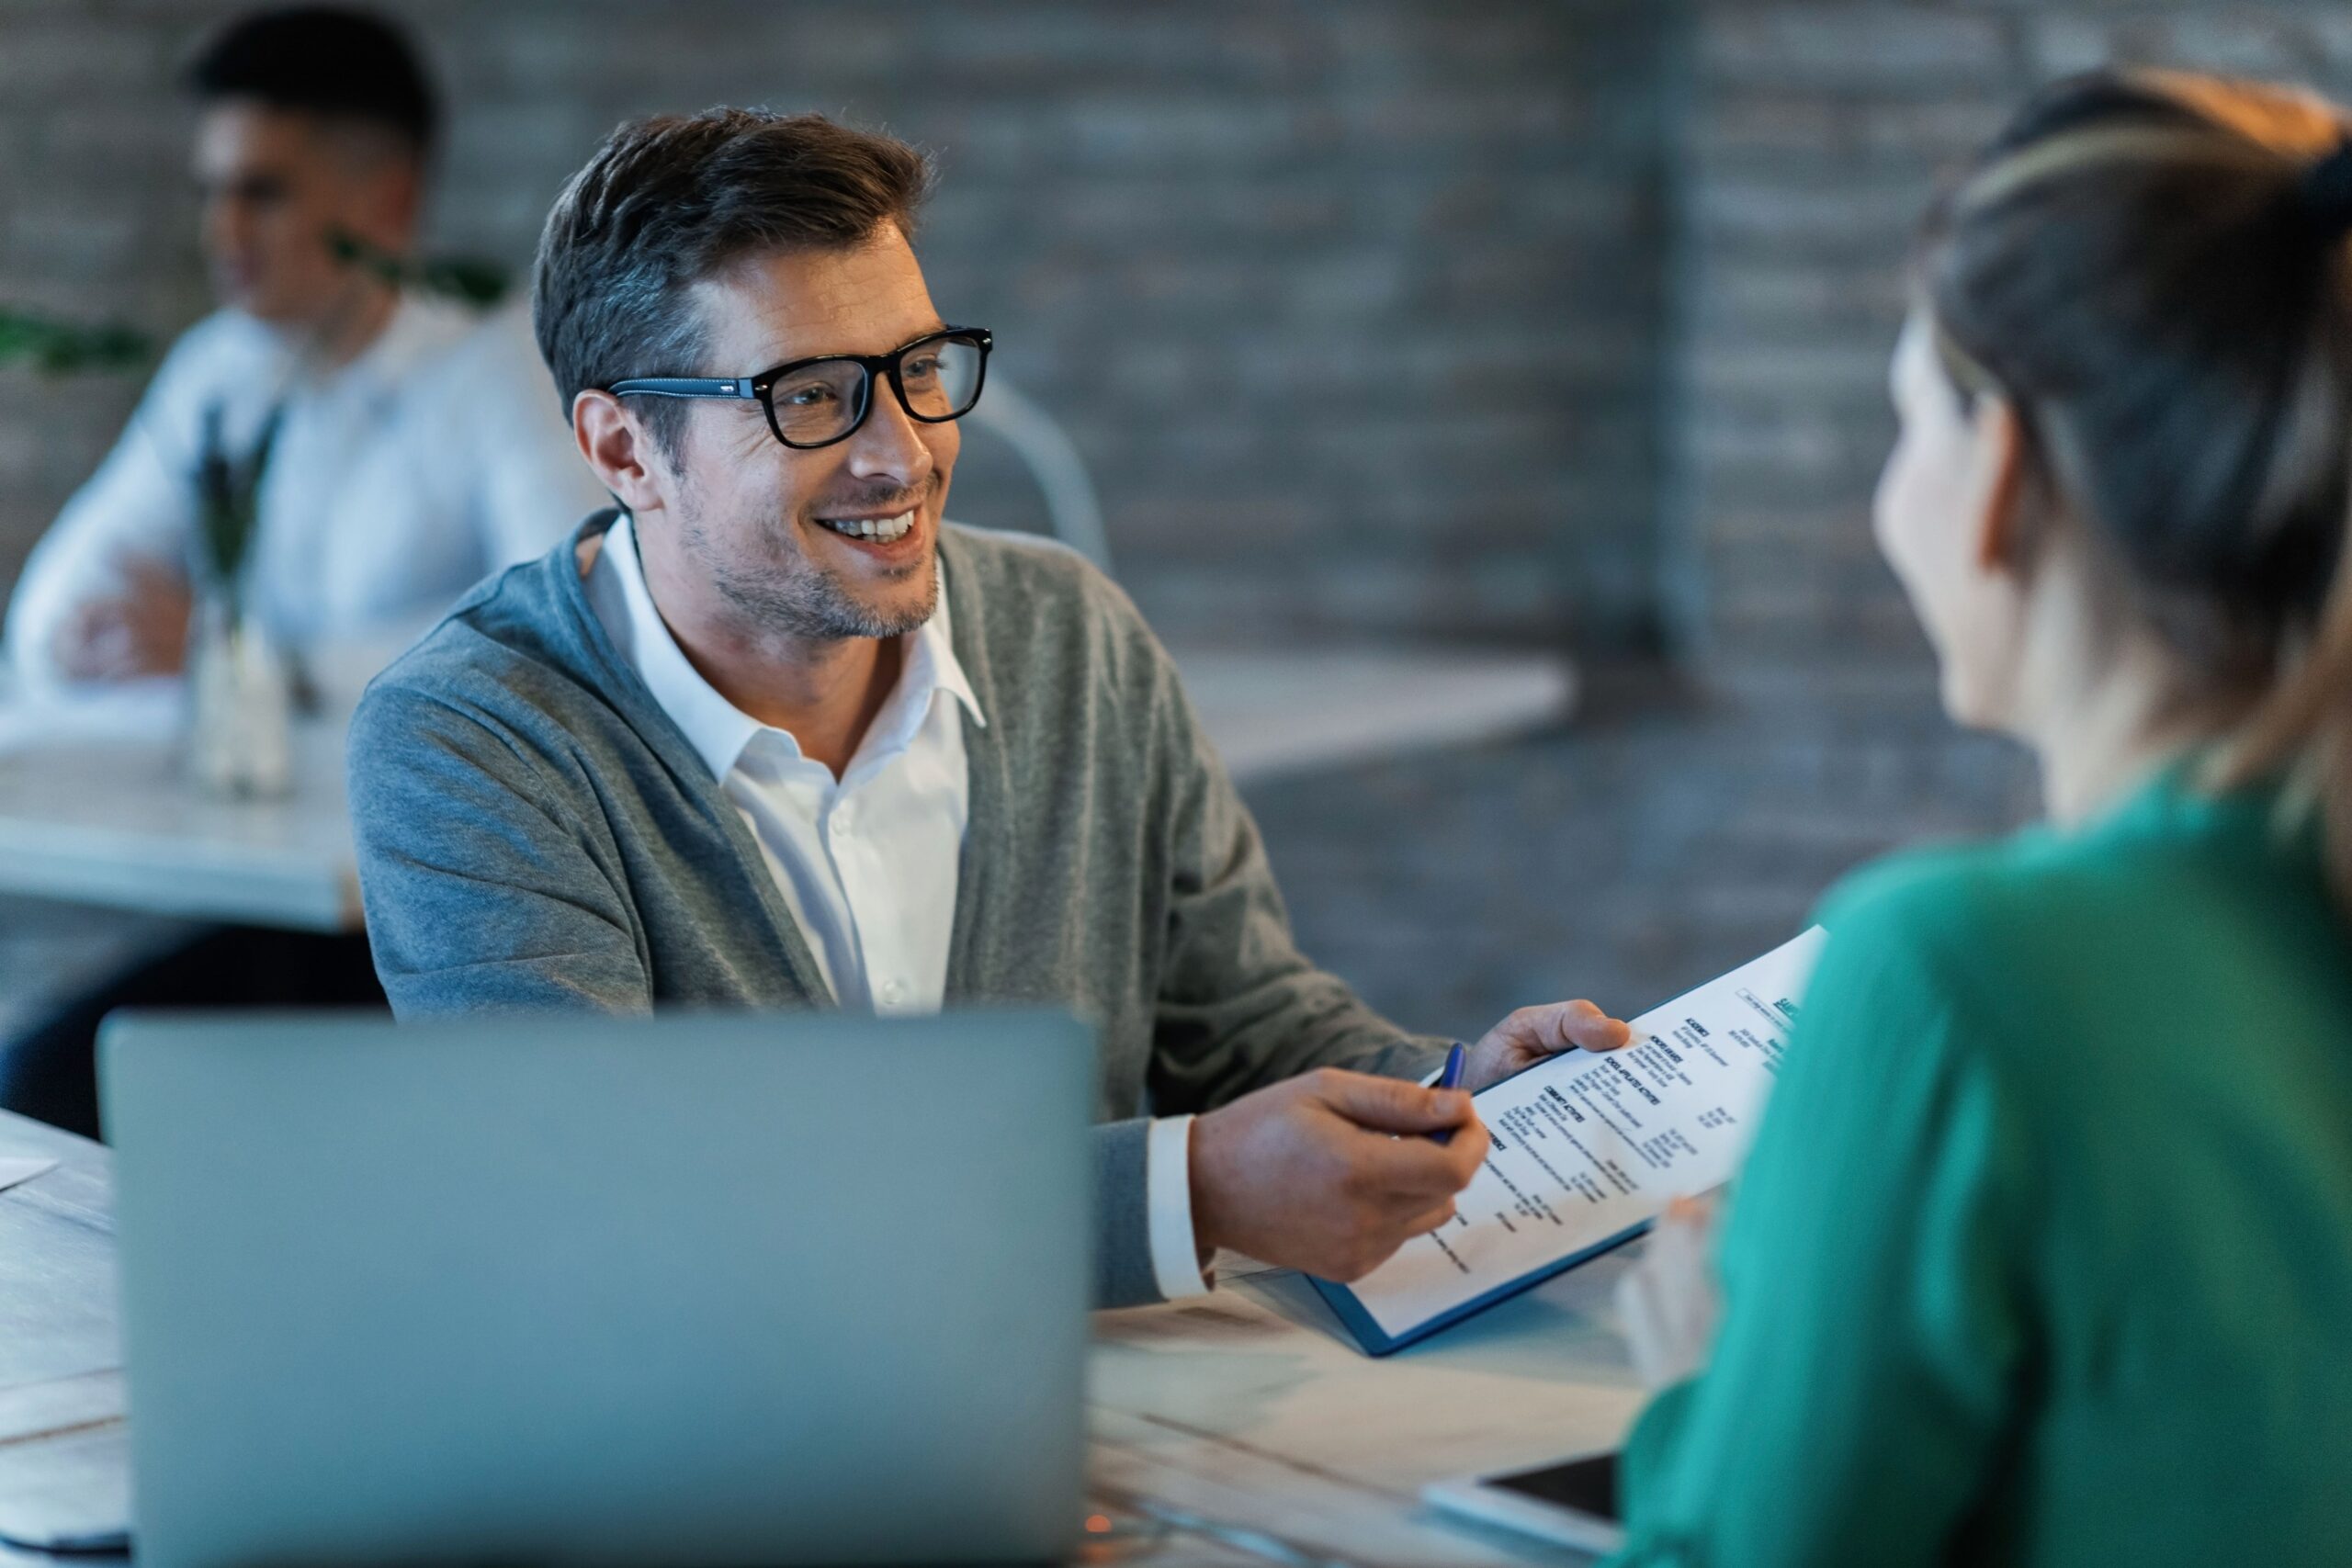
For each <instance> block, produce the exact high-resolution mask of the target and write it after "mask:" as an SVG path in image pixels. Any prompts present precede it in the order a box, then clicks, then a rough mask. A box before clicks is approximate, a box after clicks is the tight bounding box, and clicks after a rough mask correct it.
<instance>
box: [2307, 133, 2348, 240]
mask: <svg viewBox="0 0 2352 1568" xmlns="http://www.w3.org/2000/svg"><path fill="white" fill-rule="evenodd" d="M2301 196H2302V205H2303V213H2304V215H2305V216H2306V217H2307V218H2309V219H2310V220H2311V222H2312V227H2313V228H2314V229H2316V230H2318V231H2319V232H2320V236H2321V238H2323V239H2327V240H2340V239H2342V238H2343V237H2344V236H2345V235H2346V234H2347V233H2352V138H2346V140H2345V141H2341V142H2339V143H2337V144H2336V148H2335V152H2330V153H2328V154H2327V155H2326V156H2325V157H2323V158H2321V159H2320V160H2319V161H2318V162H2317V163H2315V164H2312V165H2311V166H2310V167H2309V168H2306V169H2305V170H2304V171H2303V181H2302V191H2301Z"/></svg>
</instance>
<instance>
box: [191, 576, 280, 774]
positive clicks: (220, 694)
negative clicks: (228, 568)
mask: <svg viewBox="0 0 2352 1568" xmlns="http://www.w3.org/2000/svg"><path fill="white" fill-rule="evenodd" d="M187 682H188V771H189V773H191V774H192V775H193V776H194V778H195V779H196V781H197V783H198V784H200V785H202V786H203V787H204V788H205V789H207V790H209V791H211V792H212V793H213V794H215V795H224V796H228V797H230V798H232V799H243V800H256V799H274V798H277V797H278V796H280V795H285V794H287V793H288V791H289V790H290V789H291V788H292V787H293V783H294V774H293V755H292V753H293V738H292V733H291V732H292V728H293V711H294V692H293V681H292V672H291V671H290V669H289V668H288V663H287V660H286V658H285V656H284V655H283V654H282V653H281V652H280V651H279V650H278V649H277V646H276V644H275V643H274V642H272V640H271V639H270V637H269V635H268V634H267V633H266V631H264V630H263V629H262V626H261V624H260V622H259V621H257V620H255V619H254V617H253V616H252V615H249V614H247V613H245V611H244V609H243V606H242V605H241V604H238V602H237V598H236V596H235V595H233V594H231V593H221V592H205V593H200V594H199V595H198V601H197V604H196V613H195V615H194V616H193V617H192V618H191V620H190V623H189V637H188V660H187Z"/></svg>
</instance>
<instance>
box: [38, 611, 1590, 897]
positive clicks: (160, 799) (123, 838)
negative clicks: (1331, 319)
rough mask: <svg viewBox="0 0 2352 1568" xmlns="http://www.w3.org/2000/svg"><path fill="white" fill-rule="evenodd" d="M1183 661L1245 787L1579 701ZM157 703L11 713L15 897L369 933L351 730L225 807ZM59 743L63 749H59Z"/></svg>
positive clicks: (1448, 662)
mask: <svg viewBox="0 0 2352 1568" xmlns="http://www.w3.org/2000/svg"><path fill="white" fill-rule="evenodd" d="M1177 657H1178V660H1179V663H1180V665H1181V667H1182V670H1183V671H1184V675H1185V683H1186V686H1187V688H1188V689H1189V690H1190V691H1191V692H1192V694H1193V702H1194V704H1195V705H1197V706H1198V708H1199V709H1200V712H1201V716H1202V721H1203V723H1204V725H1205V727H1206V728H1207V729H1208V732H1209V736H1210V738H1211V739H1213V740H1215V741H1216V745H1217V748H1218V750H1219V751H1220V752H1221V753H1222V754H1223V755H1224V757H1225V759H1226V761H1227V766H1228V767H1230V768H1231V769H1232V771H1233V773H1234V775H1235V776H1236V777H1237V778H1238V779H1240V780H1241V781H1242V782H1244V783H1252V782H1256V781H1258V780H1261V779H1264V778H1268V777H1272V776H1275V775H1278V774H1285V773H1299V772H1303V771H1306V770H1309V769H1314V768H1318V767H1329V766H1333V765H1337V764H1340V763H1344V762H1355V761H1364V760H1367V759H1369V758H1374V757H1379V756H1385V755H1393V754H1397V753H1400V752H1406V751H1410V750H1419V749H1425V748H1430V747H1438V746H1450V745H1464V744H1470V743H1474V742H1477V741H1484V740H1488V739H1498V738H1500V737H1503V736H1507V735H1510V734H1513V733H1516V732H1518V731H1521V730H1524V729H1527V728H1533V727H1535V726H1539V725H1542V724H1545V723H1549V722H1554V721H1555V720H1558V719H1562V718H1565V717H1566V716H1567V713H1568V711H1569V708H1570V706H1571V705H1572V704H1573V702H1574V699H1575V692H1576V682H1575V678H1574V673H1573V671H1572V670H1571V669H1570V667H1569V666H1568V665H1567V664H1566V662H1565V661H1564V660H1559V659H1556V658H1554V657H1550V656H1530V657H1512V656H1509V655H1490V654H1476V653H1471V654H1465V653H1457V652H1442V651H1433V650H1422V651H1412V650H1397V649H1387V650H1375V649H1354V650H1348V649H1337V650H1334V649H1323V650H1283V651H1274V650H1254V651H1253V650H1248V649H1187V650H1183V651H1182V652H1180V653H1179V654H1178V656H1177ZM152 698H153V694H148V698H146V699H141V700H134V701H131V702H129V703H126V704H124V705H120V706H119V708H117V709H116V710H114V711H113V712H112V713H110V714H106V715H101V716H97V717H96V718H91V719H85V720H81V721H69V720H64V719H58V720H55V721H51V720H50V719H48V718H47V716H40V715H32V714H25V713H21V712H20V713H17V714H0V893H13V894H23V895H30V896H33V897H46V898H62V899H66V900H70V901H73V902H76V903H85V904H103V905H108V906H112V907H115V908H129V909H136V910H140V911H141V912H144V913H148V914H155V915H172V916H185V917H189V918H194V919H212V920H228V921H234V922H239V923H243V924H249V925H260V926H273V927H277V928H281V929H285V930H291V931H357V930H359V929H360V911H359V897H358V879H357V875H356V870H355V866H354V860H353V854H352V844H351V826H350V822H349V820H348V818H347V817H346V815H345V800H344V787H343V726H342V723H341V722H340V721H336V722H332V723H330V722H314V723H309V724H304V725H300V726H298V727H297V729H296V733H295V747H294V752H295V754H294V789H293V793H292V794H291V795H288V796H287V797H286V798H285V799H282V800H276V801H242V802H241V801H229V800H219V799H214V798H212V797H210V796H208V795H204V794H202V793H201V792H199V791H198V790H197V789H196V788H195V787H194V786H192V785H191V784H188V783H187V780H186V779H185V778H184V777H183V775H182V772H181V761H180V752H179V747H178V745H177V743H176V741H174V740H171V739H138V738H135V737H138V736H140V735H141V734H144V735H146V736H150V737H159V736H165V735H168V734H169V732H170V728H171V725H172V716H171V712H170V709H169V707H168V705H162V704H159V703H157V702H155V701H153V700H152ZM45 727H47V728H45ZM49 728H57V729H63V730H64V731H65V733H63V734H62V735H61V736H58V737H57V738H51V737H50V735H49V733H48V729H49ZM76 728H78V730H79V732H78V733H75V732H74V730H75V729H76ZM109 729H111V730H112V731H113V733H111V734H110V733H108V731H109Z"/></svg>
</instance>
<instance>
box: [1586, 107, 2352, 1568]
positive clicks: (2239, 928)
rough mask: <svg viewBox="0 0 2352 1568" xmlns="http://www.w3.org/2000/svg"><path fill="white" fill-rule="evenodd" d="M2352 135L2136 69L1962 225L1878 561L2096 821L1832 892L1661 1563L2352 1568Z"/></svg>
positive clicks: (2042, 115)
mask: <svg viewBox="0 0 2352 1568" xmlns="http://www.w3.org/2000/svg"><path fill="white" fill-rule="evenodd" d="M2344 139H2345V131H2344V130H2343V128H2342V126H2341V124H2340V122H2339V119H2338V117H2337V116H2336V115H2335V112H2334V111H2333V110H2331V109H2329V108H2327V107H2326V106H2324V105H2321V104H2318V103H2317V102H2316V101H2315V100H2311V99H2307V98H2303V97H2301V96H2292V95H2288V94H2284V93H2278V92H2275V91H2271V90H2268V89H2259V88H2254V87H2248V86H2240V85H2227V84H2222V83H2217V82H2214V81H2211V80H2207V79H2198V78H2183V77H2172V76H2153V75H2118V74H2102V75H2098V76H2095V77H2090V78H2083V79H2078V80H2075V81H2073V82H2070V83H2067V84H2064V85H2061V86H2059V87H2058V88H2056V89H2053V90H2052V92H2050V93H2049V94H2047V95H2045V96H2043V97H2042V98H2041V99H2040V100H2038V101H2037V102H2036V103H2035V104H2033V105H2032V106H2031V107H2030V108H2029V109H2028V110H2027V112H2026V113H2025V114H2024V115H2023V116H2022V117H2021V118H2019V119H2018V121H2017V122H2016V123H2015V124H2013V125H2012V126H2011V128H2010V129H2009V130H2007V132H2006V133H2005V134H2004V135H2003V136H2002V137H2001V138H2000V139H1999V140H1998V141H1996V143H1995V144H1994V146H1993V147H1992V148H1991V149H1990V150H1989V151H1988V152H1986V153H1985V155H1984V156H1983V157H1982V158H1981V159H1980V160H1979V161H1978V163H1977V164H1975V166H1974V167H1973V170H1972V171H1971V172H1970V173H1969V175H1967V177H1966V178H1965V180H1964V182H1963V183H1962V184H1961V185H1960V186H1958V188H1957V189H1956V190H1955V191H1953V192H1952V194H1951V196H1950V197H1948V198H1947V199H1946V200H1945V201H1944V202H1942V203H1941V204H1940V205H1939V208H1938V209H1937V210H1936V213H1935V215H1934V217H1933V219H1932V220H1931V221H1930V224H1929V226H1928V235H1927V239H1926V243H1925V245H1924V248H1923V252H1922V255H1921V258H1920V262H1919V265H1918V275H1917V276H1918V288H1917V299H1918V303H1917V309H1916V310H1915V311H1914V313H1913V316H1912V319H1911V321H1910V323H1909V325H1908V327H1907V328H1906V330H1905V333H1904V337H1903V341H1902V344H1901V347H1900V349H1899V350H1898V352H1897V355H1896V358H1895V364H1894V377H1893V380H1894V398H1895V402H1896V404H1897V407H1898V411H1899V412H1900V414H1901V417H1902V436H1901V441H1900V444H1899V445H1898V446H1897V447H1896V450H1895V452H1894V456H1893V457H1892V458H1891V459H1890V461H1889V463H1888V466H1887V471H1886V477H1885V479H1884V481H1883V484H1882V487H1881V490H1880V493H1879V497H1878V505H1877V526H1878V533H1879V536H1880V540H1881V542H1882V544H1883V547H1884V548H1885V550H1886V553H1887V555H1888V557H1889V558H1890V559H1891V560H1892V561H1893V563H1894V567H1895V569H1896V570H1897V573H1898V574H1899V575H1900V576H1901V578H1902V579H1903V581H1904V583H1905V586H1906V588H1907V589H1908V590H1909V592H1910V593H1911V595H1912V597H1913V600H1914V602H1915V603H1916V604H1917V608H1918V610H1919V612H1920V614H1921V616H1922V618H1923V620H1924V621H1925V623H1926V625H1927V628H1928V633H1929V635H1930V638H1931V640H1932V641H1933V642H1934V644H1935V646H1936V649H1937V650H1938V653H1939V658H1940V660H1941V661H1942V668H1943V692H1944V698H1945V702H1946V705H1947V706H1948V707H1949V708H1950V709H1951V712H1952V714H1953V716H1955V717H1957V718H1958V719H1960V720H1961V721H1962V722H1963V723H1967V724H1972V725H1980V726H1986V727H1992V728H2000V729H2003V730H2007V731H2009V732H2011V733H2013V734H2016V735H2018V737H2020V738H2021V739H2024V740H2025V741H2026V742H2027V743H2028V744H2029V745H2030V747H2031V748H2032V749H2033V750H2035V751H2036V752H2037V753H2038V754H2039V757H2040V759H2041V765H2042V769H2043V773H2044V775H2045V781H2046V785H2047V796H2048V804H2049V811H2050V822H2049V823H2048V825H2047V826H2045V827H2042V828H2040V829H2034V830H2032V831H2029V832H2026V833H2023V834H2020V835H2019V836H2018V837H2016V838H2013V839H2011V840H2007V841H2006V842H2002V843H1998V844H1995V845H1990V846H1985V847H1978V848H1973V849H1960V850H1948V851H1941V852H1931V853H1924V854H1914V855H1908V856H1905V857H1901V858H1898V859H1896V860H1894V861H1892V862H1889V863H1885V864H1883V865H1881V866H1879V867H1877V868H1875V869H1873V870H1871V871H1869V872H1866V873H1864V874H1861V875H1860V876H1858V877H1856V878H1855V879H1854V880H1853V881H1851V882H1850V883H1849V884H1848V885H1847V886H1845V887H1844V888H1842V889H1841V890H1840V891H1839V892H1838V894H1836V895H1835V896H1833V897H1832V898H1831V899H1830V901H1829V903H1828V905H1827V908H1826V913H1825V914H1824V916H1823V919H1824V921H1825V923H1826V925H1827V926H1828V928H1829V931H1830V933H1831V940H1830V944H1829V947H1828V949H1827V952H1826V955H1825V957H1824V958H1823V960H1822V964H1821V966H1820V969H1819V971H1818V973H1817V974H1816V975H1815V978H1814V981H1813V985H1812V988H1811V991H1810V993H1809V995H1808V998H1807V1002H1806V1006H1805V1010H1804V1015H1803V1018H1802V1021H1801V1022H1800V1024H1799V1027H1798V1030H1797V1037H1796V1039H1795V1040H1794V1041H1793V1042H1792V1044H1791V1047H1790V1051H1789V1056H1788V1066H1787V1069H1786V1071H1785V1073H1784V1075H1783V1076H1782V1077H1781V1082H1780V1084H1779V1086H1778V1088H1777V1089H1776V1091H1775V1099H1774V1100H1773V1103H1772V1105H1771V1108H1770V1113H1769V1114H1768V1115H1767V1116H1766V1118H1765V1120H1764V1125H1763V1128H1762V1130H1761V1132H1760V1134H1759V1135H1758V1142H1757V1145H1756V1148H1755V1150H1754V1152H1753V1155H1752V1156H1751V1158H1750V1161H1749V1163H1748V1166H1747V1170H1746V1172H1745V1174H1744V1176H1743V1178H1742V1179H1741V1182H1740V1185H1739V1189H1738V1191H1737V1194H1736V1199H1735V1201H1734V1202H1733V1203H1732V1206H1731V1213H1730V1217H1729V1219H1728V1221H1727V1224H1726V1232H1725V1235H1724V1244H1723V1247H1722V1251H1721V1257H1720V1279H1721V1290H1722V1295H1723V1310H1722V1316H1721V1321H1720V1325H1719V1327H1718V1329H1717V1331H1716V1333H1715V1336H1714V1339H1713V1348H1712V1355H1711V1359H1709V1361H1708V1364H1707V1365H1706V1367H1705V1369H1704V1370H1703V1371H1701V1372H1700V1373H1699V1374H1698V1375H1697V1376H1696V1377H1695V1378H1693V1379H1691V1380H1690V1381H1688V1382H1682V1383H1680V1384H1679V1385H1677V1386H1675V1387H1673V1388H1670V1389H1668V1391H1667V1392H1666V1393H1663V1394H1661V1395H1660V1396H1659V1397H1658V1399H1657V1401H1656V1402H1655V1403H1654V1404H1652V1405H1651V1406H1650V1408H1649V1409H1648V1411H1647V1412H1645V1415H1644V1416H1643V1417H1642V1419H1641V1421H1640V1424H1639V1425H1638V1427H1636V1429H1635V1431H1634V1435H1633V1438H1631V1440H1630V1442H1629V1444H1628V1448H1627V1451H1626V1454H1625V1458H1624V1468H1623V1478H1624V1480H1623V1493H1624V1495H1623V1502H1624V1505H1625V1512H1626V1517H1627V1528H1628V1545H1627V1547H1626V1549H1625V1551H1624V1552H1623V1556H1622V1557H1621V1558H1620V1559H1619V1561H1620V1562H1623V1563H1625V1564H1641V1565H1644V1568H1647V1565H1651V1564H1691V1565H1701V1564H1704V1565H1708V1568H1732V1565H1747V1564H1777V1563H1787V1564H1799V1563H1803V1564H1821V1563H1856V1564H1871V1565H1873V1568H1884V1565H1890V1564H1904V1563H1929V1562H1933V1563H1951V1562H2004V1563H2007V1562H2018V1563H2052V1564H2055V1563H2068V1564H2072V1563H2098V1564H2107V1563H2114V1564H2131V1565H2134V1568H2148V1565H2150V1564H2169V1563H2183V1564H2187V1563H2196V1564H2199V1565H2211V1564H2214V1563H2235V1562H2258V1563H2264V1564H2280V1563H2328V1564H2346V1563H2352V918H2347V913H2346V911H2347V908H2352V550H2347V549H2346V513H2347V511H2352V244H2347V239H2352V145H2347V144H2346V142H2345V140H2344ZM1651 1283H1652V1284H1653V1285H1655V1284H1656V1283H1657V1281H1656V1280H1652V1281H1651Z"/></svg>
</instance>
